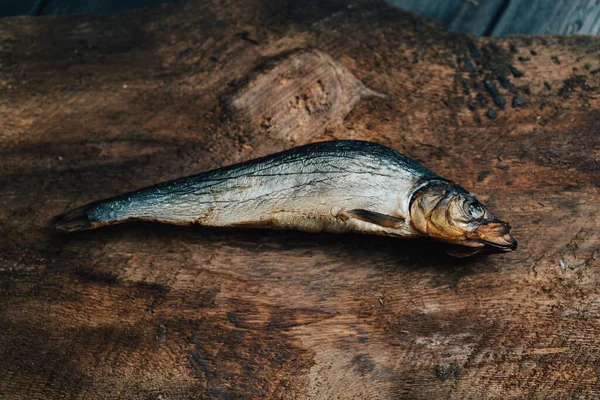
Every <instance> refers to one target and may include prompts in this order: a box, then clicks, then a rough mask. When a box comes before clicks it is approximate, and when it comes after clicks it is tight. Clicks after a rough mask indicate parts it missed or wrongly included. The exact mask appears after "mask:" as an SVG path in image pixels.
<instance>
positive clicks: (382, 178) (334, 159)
mask: <svg viewBox="0 0 600 400" xmlns="http://www.w3.org/2000/svg"><path fill="white" fill-rule="evenodd" d="M439 185H448V186H452V185H453V186H456V187H458V186H457V185H454V184H453V183H452V182H450V181H448V180H445V179H443V178H440V177H439V176H438V175H436V174H435V173H433V172H431V171H430V170H428V169H427V168H425V167H423V166H422V165H421V164H419V163H417V162H416V161H414V160H411V159H410V158H408V157H406V156H404V155H402V154H400V153H398V152H396V151H395V150H393V149H390V148H388V147H385V146H382V145H379V144H375V143H371V142H365V141H354V140H342V141H331V142H321V143H314V144H309V145H305V146H301V147H297V148H294V149H291V150H288V151H284V152H281V153H276V154H273V155H270V156H267V157H263V158H259V159H255V160H251V161H248V162H244V163H241V164H236V165H232V166H229V167H224V168H220V169H216V170H212V171H207V172H203V173H200V174H197V175H193V176H190V177H186V178H181V179H177V180H174V181H170V182H165V183H161V184H158V185H154V186H151V187H148V188H144V189H140V190H138V191H135V192H131V193H128V194H125V195H121V196H118V197H114V198H111V199H107V200H102V201H98V202H95V203H91V204H89V205H87V206H83V207H81V208H79V209H76V210H73V211H70V212H67V213H65V214H63V215H62V216H59V217H58V220H57V224H56V226H57V228H58V229H59V230H62V231H75V230H81V229H91V228H95V227H99V226H103V225H110V224H115V223H120V222H125V221H131V220H142V221H159V222H165V223H171V224H178V225H192V224H199V225H204V226H215V227H217V226H220V227H230V226H256V227H271V228H280V229H296V230H302V231H308V232H361V233H368V234H379V235H388V236H396V237H416V236H427V232H423V231H419V230H418V229H416V228H415V225H414V224H413V223H412V222H411V203H412V199H413V196H414V195H415V193H418V192H420V191H422V190H423V188H427V187H430V186H439ZM461 190H464V189H461ZM465 193H466V192H465Z"/></svg>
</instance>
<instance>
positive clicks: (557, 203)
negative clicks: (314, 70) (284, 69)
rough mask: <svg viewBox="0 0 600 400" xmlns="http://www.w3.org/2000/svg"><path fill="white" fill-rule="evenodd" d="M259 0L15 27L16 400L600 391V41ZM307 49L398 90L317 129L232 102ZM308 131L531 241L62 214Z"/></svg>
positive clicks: (7, 78)
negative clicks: (277, 121)
mask: <svg viewBox="0 0 600 400" xmlns="http://www.w3.org/2000/svg"><path fill="white" fill-rule="evenodd" d="M318 3H319V4H318ZM259 4H260V5H261V6H259ZM264 4H265V3H263V2H259V1H258V0H238V1H235V2H233V1H231V2H227V1H214V2H206V1H199V0H198V1H188V2H185V3H181V4H177V5H174V6H163V7H159V8H154V9H146V10H138V11H135V12H129V13H125V14H121V15H116V16H112V17H108V18H104V17H102V18H101V17H91V16H76V17H51V18H41V19H29V18H13V19H4V20H1V21H0V38H1V40H0V63H1V64H2V69H1V70H0V121H1V129H0V159H1V160H2V162H1V163H0V193H1V196H0V204H1V206H0V238H1V240H0V305H1V306H0V326H1V327H2V329H1V332H2V333H1V334H0V397H1V398H2V399H3V400H4V399H22V398H30V399H63V398H73V399H80V398H81V399H83V398H85V399H189V398H207V399H208V398H251V399H307V398H308V399H330V398H342V399H352V398H354V399H365V398H369V399H431V398H450V399H522V398H529V399H547V398H556V399H560V398H582V399H594V398H597V397H598V396H600V390H599V387H600V382H599V378H600V372H599V371H600V368H598V365H599V364H600V352H599V351H598V348H599V345H600V339H599V338H600V326H599V325H598V318H599V317H600V291H599V284H600V280H599V279H600V278H599V276H598V273H597V272H598V268H599V267H600V262H599V258H600V253H599V243H600V233H599V232H600V206H599V203H598V198H599V194H600V193H599V191H600V168H599V160H600V139H599V135H598V126H599V122H600V113H599V112H598V108H599V106H600V104H599V103H600V98H599V93H600V92H599V86H600V73H598V71H599V70H600V63H599V55H600V40H599V39H597V38H585V37H543V38H542V37H530V38H524V37H512V38H508V39H474V38H471V37H468V36H464V35H460V34H452V33H446V32H443V31H442V30H441V29H440V28H439V27H438V25H437V24H432V23H429V22H427V21H423V20H422V19H420V18H419V19H418V18H415V17H413V16H411V15H409V14H405V13H403V12H401V11H399V10H396V9H394V8H391V7H389V6H386V5H385V4H383V3H372V2H365V3H361V2H357V3H347V2H345V1H340V2H331V3H327V7H323V6H322V4H320V2H309V3H308V4H303V5H302V6H300V5H299V4H297V3H296V2H291V1H271V2H268V3H266V5H267V6H264ZM298 49H317V50H318V51H320V52H322V53H323V54H326V55H327V56H328V57H331V59H332V60H335V62H336V63H339V65H341V66H343V67H344V68H345V69H346V70H347V71H348V72H349V73H351V74H352V76H354V77H355V79H357V80H358V81H360V82H362V84H364V86H365V87H368V88H370V89H372V90H375V91H377V92H379V93H382V94H385V98H382V97H375V98H370V99H362V100H360V101H359V102H357V103H356V104H355V105H354V107H353V108H352V107H350V108H349V113H348V114H347V115H346V117H345V118H343V119H342V121H341V123H337V124H332V125H327V126H326V127H325V128H323V129H322V130H321V131H320V132H319V133H318V134H316V135H313V132H312V131H311V133H310V135H308V136H303V134H299V135H293V134H291V135H288V134H286V135H277V136H275V137H266V136H265V135H264V134H263V133H261V132H262V131H261V129H260V126H258V127H257V126H254V125H252V124H248V123H247V122H244V121H245V120H244V119H238V118H235V117H234V116H232V111H231V108H230V107H229V106H228V103H227V101H225V100H224V99H226V98H227V96H230V95H231V93H238V91H239V90H242V91H243V90H244V89H243V88H244V87H246V86H244V85H245V84H246V83H247V82H248V79H249V78H250V77H252V76H255V75H254V74H255V73H256V72H257V68H258V67H259V66H260V65H261V63H263V62H264V60H265V59H272V58H273V57H277V56H278V55H282V54H289V53H290V52H293V51H297V50H298ZM532 51H534V52H535V53H536V55H535V56H532V55H531V52H532ZM519 57H521V60H519ZM526 58H527V59H526ZM517 76H518V78H517ZM224 96H225V97H224ZM517 99H519V100H518V101H517ZM276 101H277V99H276V98H265V99H264V102H266V103H268V102H276ZM490 110H491V111H490ZM491 117H493V118H491ZM291 137H294V140H295V144H302V143H305V142H307V141H318V140H325V139H347V138H354V139H368V140H372V141H376V142H379V143H382V144H385V145H388V146H391V147H393V148H395V149H397V150H399V151H401V152H403V153H405V154H407V155H409V156H410V157H413V158H415V159H417V160H418V161H420V162H422V163H424V164H425V165H426V166H427V167H429V168H431V169H432V170H433V171H435V172H437V173H439V174H440V175H442V176H444V177H447V178H449V179H452V180H454V181H456V182H458V183H459V184H461V185H463V186H464V187H465V188H466V189H468V190H470V191H471V192H473V193H474V194H475V195H476V196H477V197H479V198H480V199H482V200H484V201H485V202H486V203H487V204H488V205H490V207H491V208H492V209H494V210H497V213H498V216H499V217H501V218H503V219H506V220H509V221H510V222H511V225H513V227H514V233H515V236H516V238H517V239H518V240H519V244H520V247H519V249H518V250H517V251H516V252H514V253H510V254H506V255H502V256H490V257H487V258H475V259H466V260H455V259H451V258H448V257H447V256H445V254H444V253H443V252H442V251H440V250H439V249H437V247H435V246H432V245H431V244H430V243H426V242H421V241H401V240H395V239H391V238H381V237H365V236H359V235H310V234H302V233H294V232H285V231H283V232H272V231H263V230H243V229H241V230H234V229H231V230H230V229H199V228H183V227H169V226H163V225H153V224H131V225H121V226H114V227H109V228H107V229H103V230H98V231H90V232H84V233H81V234H76V235H67V236H64V235H59V234H57V233H55V232H53V230H52V229H51V225H50V223H51V220H52V218H53V217H54V216H55V215H57V214H59V213H60V212H63V211H65V210H66V209H67V208H70V207H73V206H78V205H81V204H83V203H86V202H88V201H91V200H95V199H98V198H103V197H108V196H112V195H116V194H118V193H121V192H124V191H128V190H132V189H135V188H139V187H143V186H146V185H150V184H153V183H156V182H160V181H164V180H167V179H171V178H175V177H178V176H184V175H188V174H191V173H194V172H198V171H201V170H206V169H209V168H214V167H217V166H221V165H226V164H231V163H235V162H239V161H243V160H247V159H250V158H254V157H258V156H262V155H265V154H268V153H271V152H274V151H277V150H282V149H284V148H288V147H290V146H292V143H291V141H289V138H291Z"/></svg>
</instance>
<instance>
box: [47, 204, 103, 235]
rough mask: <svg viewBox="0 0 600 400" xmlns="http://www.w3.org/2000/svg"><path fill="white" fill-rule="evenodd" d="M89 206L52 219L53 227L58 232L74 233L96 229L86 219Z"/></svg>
mask: <svg viewBox="0 0 600 400" xmlns="http://www.w3.org/2000/svg"><path fill="white" fill-rule="evenodd" d="M88 210H89V206H83V207H78V208H75V209H73V210H69V211H67V212H65V213H63V214H60V215H59V216H57V217H56V218H55V219H54V227H55V229H56V230H57V231H59V232H75V231H83V230H86V229H93V228H95V227H96V225H95V224H92V222H91V221H90V219H89V217H88V213H87V212H88Z"/></svg>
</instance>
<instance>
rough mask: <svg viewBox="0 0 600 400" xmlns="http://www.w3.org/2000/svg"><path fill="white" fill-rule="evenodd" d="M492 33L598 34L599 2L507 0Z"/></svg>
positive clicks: (502, 34)
mask: <svg viewBox="0 0 600 400" xmlns="http://www.w3.org/2000/svg"><path fill="white" fill-rule="evenodd" d="M492 34H493V35H494V36H508V35H523V34H537V35H548V34H559V35H575V34H577V35H599V34H600V3H599V2H597V1H588V0H576V1H543V0H541V1H516V2H514V1H511V2H508V5H507V7H506V10H505V12H504V13H503V14H502V17H501V18H500V19H499V20H498V23H497V24H496V25H495V26H494V28H493V31H492Z"/></svg>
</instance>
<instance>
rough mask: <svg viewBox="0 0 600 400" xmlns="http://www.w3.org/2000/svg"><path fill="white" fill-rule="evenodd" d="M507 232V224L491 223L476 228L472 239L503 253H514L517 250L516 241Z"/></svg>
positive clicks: (508, 226) (500, 222)
mask: <svg viewBox="0 0 600 400" xmlns="http://www.w3.org/2000/svg"><path fill="white" fill-rule="evenodd" d="M509 232H510V225H509V224H508V223H506V222H503V221H492V222H489V223H487V224H485V225H480V226H479V227H477V229H475V231H474V232H473V233H474V234H475V235H474V236H475V237H473V239H474V240H476V241H478V242H479V243H483V244H485V245H489V246H491V247H494V248H497V249H500V250H502V251H505V252H509V251H514V250H516V249H517V241H516V240H515V238H514V237H512V235H511V234H510V233H509Z"/></svg>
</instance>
